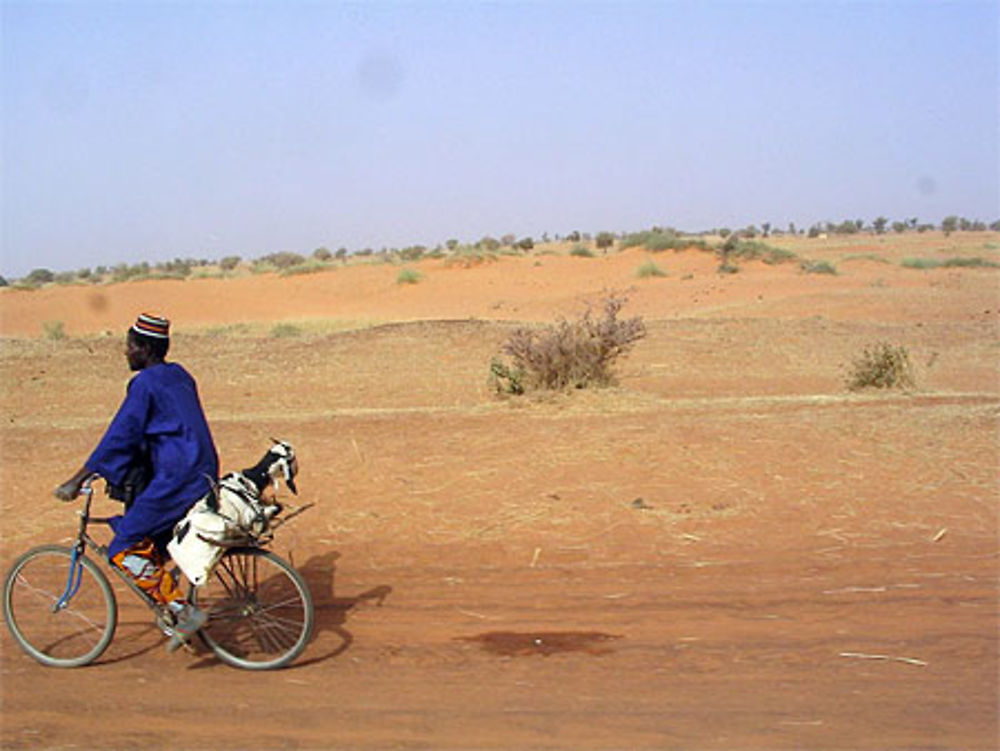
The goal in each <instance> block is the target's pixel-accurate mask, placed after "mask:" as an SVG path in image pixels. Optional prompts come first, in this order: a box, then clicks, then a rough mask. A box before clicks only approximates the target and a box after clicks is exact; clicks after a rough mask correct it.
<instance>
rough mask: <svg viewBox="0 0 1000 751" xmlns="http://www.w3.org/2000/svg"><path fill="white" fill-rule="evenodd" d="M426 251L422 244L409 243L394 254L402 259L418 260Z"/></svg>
mask: <svg viewBox="0 0 1000 751" xmlns="http://www.w3.org/2000/svg"><path fill="white" fill-rule="evenodd" d="M426 252H427V248H426V247H424V246H423V245H411V246H409V247H407V248H403V249H402V250H400V251H399V252H398V253H397V254H396V255H397V256H398V257H399V258H400V260H403V261H419V260H420V258H421V256H423V255H424V253H426Z"/></svg>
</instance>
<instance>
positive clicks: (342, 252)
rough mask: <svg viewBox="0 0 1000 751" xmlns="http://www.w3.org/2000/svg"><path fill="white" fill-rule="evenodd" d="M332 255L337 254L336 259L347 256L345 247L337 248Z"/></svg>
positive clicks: (341, 259) (342, 258)
mask: <svg viewBox="0 0 1000 751" xmlns="http://www.w3.org/2000/svg"><path fill="white" fill-rule="evenodd" d="M334 255H336V256H337V260H338V261H343V260H344V259H345V258H347V248H343V247H341V248H337V252H336V253H335V254H334Z"/></svg>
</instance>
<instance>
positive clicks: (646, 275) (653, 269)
mask: <svg viewBox="0 0 1000 751" xmlns="http://www.w3.org/2000/svg"><path fill="white" fill-rule="evenodd" d="M635 275H636V276H637V277H639V278H640V279H651V278H653V277H658V276H666V275H667V272H666V271H664V270H663V269H661V268H660V267H659V266H657V265H656V263H655V262H654V261H646V262H645V263H644V264H642V266H640V267H639V268H638V269H636V272H635Z"/></svg>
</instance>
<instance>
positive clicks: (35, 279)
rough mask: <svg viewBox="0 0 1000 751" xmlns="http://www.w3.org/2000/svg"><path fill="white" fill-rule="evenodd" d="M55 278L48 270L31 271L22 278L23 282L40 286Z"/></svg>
mask: <svg viewBox="0 0 1000 751" xmlns="http://www.w3.org/2000/svg"><path fill="white" fill-rule="evenodd" d="M55 278H56V275H55V274H53V273H52V272H51V271H49V270H48V269H33V270H32V271H31V272H30V273H29V274H28V275H27V276H26V277H24V280H23V281H24V282H26V283H27V284H31V285H36V286H37V285H41V284H48V283H49V282H51V281H53V280H54V279H55Z"/></svg>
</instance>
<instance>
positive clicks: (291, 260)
mask: <svg viewBox="0 0 1000 751" xmlns="http://www.w3.org/2000/svg"><path fill="white" fill-rule="evenodd" d="M305 261H306V259H305V258H304V257H303V256H301V255H300V254H298V253H292V252H289V251H282V252H280V253H268V254H267V255H266V256H261V257H260V258H258V259H257V261H256V262H255V264H254V266H255V267H257V266H263V267H266V266H270V267H272V268H275V269H279V270H280V269H287V268H289V267H291V266H298V265H300V264H303V263H305Z"/></svg>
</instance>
